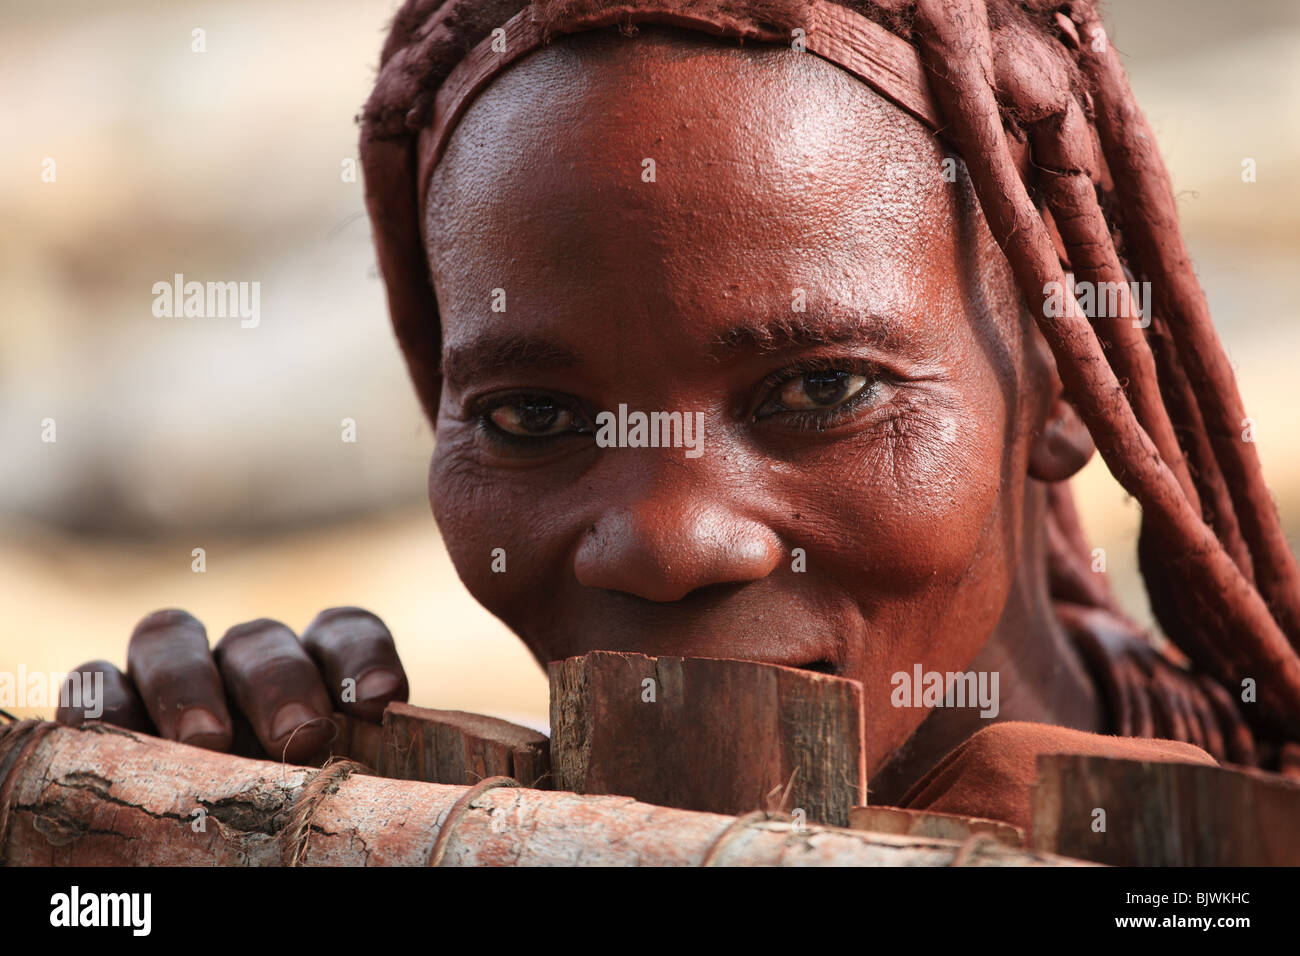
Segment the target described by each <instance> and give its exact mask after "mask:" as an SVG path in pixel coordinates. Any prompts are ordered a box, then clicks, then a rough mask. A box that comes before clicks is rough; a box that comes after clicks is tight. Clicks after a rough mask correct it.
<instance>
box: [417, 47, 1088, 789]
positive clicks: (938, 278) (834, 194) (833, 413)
mask: <svg viewBox="0 0 1300 956" xmlns="http://www.w3.org/2000/svg"><path fill="white" fill-rule="evenodd" d="M645 158H651V159H653V160H654V162H655V182H652V183H651V182H645V181H644V180H643V176H642V171H643V168H644V165H643V160H644V159H645ZM944 158H945V153H944V152H943V151H942V150H941V149H940V147H939V146H938V145H937V144H936V141H935V140H934V138H933V137H932V136H931V135H930V134H928V132H927V131H926V130H925V129H924V128H923V127H922V126H921V125H920V124H919V123H918V122H916V121H915V120H913V119H912V118H910V117H908V116H906V115H904V114H903V113H902V112H901V111H899V110H898V109H897V108H895V107H894V106H892V105H890V104H889V103H887V102H886V101H885V100H883V99H882V98H880V97H879V96H877V95H876V94H875V93H873V92H872V91H871V90H870V89H869V88H867V87H866V86H865V85H863V84H862V83H860V82H859V81H857V80H856V79H854V78H853V77H851V76H849V75H848V74H846V73H844V72H843V71H841V70H840V69H838V68H837V67H834V66H832V65H831V64H829V63H827V62H825V61H823V60H820V59H818V58H817V57H815V56H808V55H802V54H798V53H795V52H793V51H789V50H785V49H781V48H776V47H758V48H754V47H746V48H737V47H734V46H731V47H728V46H724V45H721V44H716V43H713V42H711V41H710V40H709V39H708V38H701V39H698V40H697V39H695V38H694V37H692V36H683V35H681V34H674V33H669V32H667V31H663V30H656V29H651V28H645V29H643V30H642V32H641V35H640V36H639V37H638V38H637V40H636V41H635V42H627V41H622V42H620V38H618V37H611V36H608V35H605V34H595V33H586V34H580V35H578V36H576V37H569V38H565V39H564V40H563V41H561V42H557V43H556V44H555V45H554V46H552V47H550V48H549V49H544V50H542V51H539V52H537V53H535V54H533V55H531V56H530V57H528V58H527V59H526V60H524V61H523V62H521V63H520V64H518V65H516V66H514V67H512V68H511V69H510V70H508V71H506V72H505V73H503V74H502V75H500V76H499V77H498V78H497V79H496V80H494V82H493V83H492V84H491V85H490V86H489V87H488V88H487V89H486V90H485V91H484V92H483V93H482V94H481V95H480V96H479V97H478V98H477V100H476V101H475V102H474V104H473V105H472V106H471V108H470V109H469V110H468V111H467V113H466V115H465V116H464V118H463V119H462V121H461V123H460V125H459V126H458V128H457V129H456V130H455V132H454V133H453V135H452V137H451V139H450V141H449V143H448V148H447V151H446V153H445V154H444V156H443V159H442V161H441V163H440V165H439V166H438V167H437V168H436V169H435V170H434V174H433V178H432V181H431V187H430V204H429V209H428V218H427V221H426V222H427V235H428V236H429V243H428V244H429V260H430V266H431V271H432V275H433V278H434V284H435V288H436V290H437V294H438V304H439V309H440V312H441V315H442V320H443V362H444V373H445V374H444V386H443V392H442V398H441V407H440V414H439V418H438V423H437V443H436V451H435V454H434V458H433V462H432V466H431V470H430V478H429V491H430V500H431V502H432V504H433V509H434V514H435V515H436V517H437V520H438V524H439V527H440V528H441V529H442V533H443V536H444V539H445V540H446V543H447V547H448V548H449V550H450V552H451V555H452V558H453V560H454V561H455V564H456V567H457V570H458V571H459V573H460V575H461V577H462V579H463V580H464V582H465V584H466V586H467V587H468V588H469V590H470V591H471V593H473V595H474V596H475V597H476V598H477V599H478V600H479V601H480V602H481V603H482V604H483V605H484V606H485V607H487V608H488V609H489V610H491V611H492V612H493V613H494V614H496V615H497V616H498V617H500V618H501V619H502V620H503V621H505V622H506V624H508V625H509V626H510V627H511V628H512V629H513V630H515V631H516V632H517V633H518V634H519V635H520V636H521V637H522V638H523V640H524V641H525V643H526V644H527V645H528V647H529V648H530V650H531V651H532V652H533V654H534V656H535V657H536V658H537V659H538V660H539V661H540V662H545V661H549V660H554V659H558V658H564V657H568V656H571V655H574V654H581V653H583V652H585V651H589V650H592V649H596V648H602V649H611V650H629V651H631V650H634V651H640V652H643V653H647V654H669V655H686V656H696V657H731V658H747V659H752V660H759V661H766V662H771V663H779V664H788V665H796V666H799V665H806V664H809V663H812V662H817V661H829V662H830V663H831V664H832V666H833V668H834V672H835V673H837V674H840V675H843V676H846V677H851V678H854V679H856V680H859V681H861V682H862V683H863V685H864V687H865V692H866V693H865V696H866V701H867V708H868V712H867V726H868V728H869V731H868V753H867V759H868V766H869V767H872V768H877V767H879V766H880V765H881V764H882V762H883V761H884V760H885V759H886V758H887V757H888V756H889V755H890V754H891V753H893V752H894V751H895V750H897V748H899V747H900V746H901V745H902V744H903V743H904V742H905V741H907V740H908V738H909V737H911V736H912V735H913V734H916V736H915V739H914V740H913V741H912V745H911V746H910V747H909V748H908V753H907V755H906V757H904V758H902V759H900V761H899V762H898V765H897V766H896V767H895V768H891V772H890V773H889V774H885V775H882V776H881V778H880V780H879V781H878V782H877V784H876V786H877V787H884V788H885V789H886V791H894V790H897V789H898V788H901V787H903V786H905V785H906V784H907V783H909V782H911V780H913V779H915V777H916V776H919V774H920V772H923V771H924V769H926V768H927V767H928V766H929V765H930V764H932V763H933V762H934V761H936V760H937V759H938V758H939V757H941V756H942V755H943V754H944V753H946V752H947V751H948V750H950V749H951V748H952V747H953V746H954V745H956V744H957V743H958V742H960V741H961V740H962V739H964V738H965V737H968V736H969V735H970V734H972V733H974V732H975V731H976V730H978V729H979V728H980V727H981V726H984V725H985V724H986V723H987V721H984V720H982V719H981V718H980V717H979V716H978V715H977V713H976V712H975V711H973V710H969V709H967V710H964V711H956V710H949V711H936V712H934V716H933V717H932V718H931V719H930V720H929V721H927V723H926V726H925V727H924V728H923V729H922V730H921V731H920V732H919V733H918V732H917V731H918V725H919V724H920V723H921V721H922V719H923V718H924V717H925V716H926V713H927V711H926V710H924V709H920V708H895V707H893V706H892V705H891V703H890V692H891V690H892V687H891V683H890V677H891V675H892V674H894V673H895V672H897V671H908V672H909V673H910V672H911V669H912V668H913V665H914V664H916V663H921V664H922V665H923V667H924V669H926V670H935V671H954V670H967V669H976V670H996V671H999V672H1000V681H1001V691H1002V700H1001V710H1000V713H999V717H1000V718H1001V719H1019V720H1031V721H1043V722H1048V723H1059V724H1065V725H1069V726H1073V727H1077V728H1080V729H1085V730H1094V729H1098V728H1099V727H1100V726H1101V725H1102V723H1103V718H1102V716H1101V714H1100V713H1099V703H1098V698H1097V695H1096V693H1095V692H1094V690H1093V689H1092V687H1091V685H1090V683H1089V681H1088V679H1087V678H1086V676H1085V673H1084V670H1083V668H1082V666H1081V664H1080V662H1079V660H1078V659H1077V657H1076V655H1075V653H1074V651H1073V650H1072V649H1071V647H1070V646H1069V645H1068V643H1067V641H1066V640H1065V639H1064V637H1063V634H1062V632H1061V630H1060V628H1059V626H1058V625H1057V622H1056V620H1055V618H1054V616H1053V614H1052V613H1051V610H1050V606H1049V603H1048V595H1047V588H1046V571H1045V566H1044V537H1043V512H1044V503H1045V489H1044V486H1043V485H1042V484H1041V483H1040V482H1039V480H1038V479H1049V480H1057V479H1061V478H1064V477H1067V476H1068V475H1070V474H1072V473H1073V472H1074V471H1076V470H1077V469H1078V468H1080V467H1082V465H1083V464H1084V463H1085V462H1086V461H1087V459H1088V457H1089V456H1090V455H1091V453H1092V445H1091V441H1090V440H1089V439H1088V437H1087V435H1086V432H1085V431H1084V429H1083V427H1082V425H1081V424H1080V423H1079V421H1078V419H1077V418H1076V416H1075V414H1074V412H1073V411H1072V409H1071V408H1070V407H1069V406H1068V405H1066V404H1065V403H1063V402H1061V401H1060V393H1061V386H1060V383H1059V380H1058V378H1057V376H1056V372H1055V366H1054V363H1053V361H1052V359H1051V357H1050V353H1049V352H1048V350H1047V347H1046V344H1045V342H1044V341H1043V339H1042V338H1041V335H1040V334H1039V332H1038V330H1037V328H1036V326H1035V325H1034V323H1033V321H1032V320H1031V318H1030V317H1029V316H1028V315H1026V314H1025V313H1024V312H1023V310H1022V307H1021V305H1020V298H1019V296H1018V293H1017V291H1016V288H1015V286H1014V284H1013V281H1012V278H1011V274H1010V270H1009V268H1008V266H1007V265H1006V263H1005V260H1004V258H1003V257H1002V255H1001V253H1000V251H999V250H998V249H997V247H996V245H995V243H994V241H993V239H992V237H991V235H990V234H989V232H988V230H987V227H986V225H985V223H984V220H983V217H982V215H981V213H980V211H979V208H978V205H977V203H976V201H975V199H974V196H973V194H972V192H971V190H970V189H969V186H968V184H967V181H966V178H965V174H964V171H963V172H962V173H961V175H960V176H959V177H958V181H957V182H956V183H948V182H945V181H944V179H943V175H942V173H943V159H944ZM494 289H503V290H505V294H506V311H505V312H499V311H498V312H494V311H492V304H493V296H492V290H494ZM796 289H803V290H805V293H806V302H807V307H806V311H805V312H802V313H800V312H795V311H793V310H792V302H793V301H794V296H795V292H794V290H796ZM719 343H728V344H730V345H731V346H733V347H731V348H721V347H720V346H719ZM808 362H814V363H816V364H815V366H814V367H815V368H816V367H826V368H832V369H842V370H844V371H847V372H850V373H858V374H866V376H867V378H868V379H869V380H870V381H871V382H873V383H875V385H874V388H873V389H872V390H871V393H870V395H869V396H867V398H866V400H864V401H862V402H860V403H858V404H856V405H853V403H852V402H850V403H849V406H851V407H841V408H839V409H835V410H830V411H827V410H825V409H822V410H819V411H811V412H810V411H807V410H805V411H803V412H802V413H797V412H792V411H778V412H775V413H771V414H768V413H766V412H763V413H761V414H760V415H759V416H756V414H755V413H756V412H761V410H763V409H764V408H765V407H766V408H767V409H768V410H769V411H770V409H771V408H772V406H771V404H770V403H771V402H772V400H773V396H774V394H775V393H776V392H777V391H779V389H780V387H779V386H777V387H773V385H772V384H771V382H770V377H771V376H774V375H776V376H780V375H782V374H788V375H789V376H791V378H792V380H793V381H795V382H796V383H797V381H798V380H799V379H800V377H801V376H802V374H804V372H805V371H806V366H801V365H800V363H808ZM873 369H874V370H876V371H873ZM864 370H865V372H864ZM765 380H767V381H768V384H766V385H765V384H764V382H765ZM798 387H799V386H798V385H797V384H796V385H795V388H796V389H797V388H798ZM520 395H525V396H530V399H529V400H530V401H532V402H536V401H537V399H536V398H532V397H531V396H548V397H550V400H551V401H553V402H554V403H555V404H556V405H557V406H558V407H560V408H562V409H573V413H574V414H575V416H578V417H581V416H585V420H586V422H587V423H588V424H589V425H590V424H593V423H594V422H593V419H594V416H595V414H596V412H597V411H599V410H603V409H616V408H617V407H618V405H619V404H620V403H626V404H627V406H628V407H629V408H631V409H641V410H645V411H651V410H662V411H674V410H680V411H683V412H692V413H693V412H695V411H700V412H703V414H704V422H705V429H704V433H705V441H704V452H703V455H702V456H701V457H699V458H695V459H688V458H686V457H685V455H684V454H683V451H682V449H673V448H668V449H665V448H604V449H602V448H598V447H597V446H596V444H595V441H594V439H593V437H592V435H590V434H581V433H577V434H572V433H571V434H561V435H559V436H557V437H553V438H550V439H548V440H541V441H539V440H536V439H532V440H529V439H525V440H524V441H525V442H527V443H526V444H522V445H521V444H520V443H518V442H509V441H506V440H503V439H501V438H500V437H497V435H496V433H495V432H494V431H493V430H492V428H491V427H489V426H487V425H485V423H484V421H483V417H484V416H483V414H482V412H483V410H484V408H485V406H489V407H490V406H491V405H493V404H495V403H498V402H501V401H505V402H506V404H507V406H508V405H509V404H510V403H509V400H510V399H511V398H512V397H513V398H514V401H515V404H516V405H517V404H518V401H519V396H520ZM805 397H806V396H805ZM507 414H509V413H508V412H507ZM494 548H501V549H504V551H505V554H506V558H507V571H506V572H505V573H495V572H494V571H493V569H492V565H493V562H492V557H491V554H490V552H491V551H492V549H494ZM796 548H802V549H804V551H805V553H806V555H807V570H806V571H805V572H803V573H798V572H796V571H794V570H793V569H792V562H793V558H792V552H793V550H794V549H796ZM891 781H892V785H891Z"/></svg>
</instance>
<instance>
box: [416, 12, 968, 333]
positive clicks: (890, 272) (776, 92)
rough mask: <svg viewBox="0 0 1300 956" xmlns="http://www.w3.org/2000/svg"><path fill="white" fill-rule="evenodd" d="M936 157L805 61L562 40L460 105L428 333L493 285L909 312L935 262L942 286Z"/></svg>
mask: <svg viewBox="0 0 1300 956" xmlns="http://www.w3.org/2000/svg"><path fill="white" fill-rule="evenodd" d="M944 156H945V154H944V152H943V150H942V149H941V148H940V146H939V145H938V144H937V143H936V141H935V140H934V138H933V136H932V135H931V134H930V132H929V131H928V130H926V129H925V128H924V127H923V126H922V125H921V124H920V123H918V122H917V121H916V120H914V119H912V118H911V117H909V116H907V115H905V114H904V113H902V112H901V111H899V110H898V109H897V108H896V107H894V106H893V105H892V104H889V103H888V102H887V101H885V100H883V99H882V98H880V97H879V96H878V95H876V94H875V93H874V92H873V91H871V90H870V88H868V87H867V86H865V85H864V84H863V83H861V82H860V81H858V80H857V79H855V78H854V77H852V76H850V75H848V74H847V73H845V72H844V71H842V70H840V69H839V68H838V67H836V66H834V65H832V64H830V63H828V62H826V61H824V60H822V59H821V58H819V57H817V56H815V55H814V54H811V53H797V52H795V51H793V50H789V49H786V48H784V47H776V46H772V45H757V46H755V45H749V46H743V47H742V46H739V45H736V44H734V43H731V42H723V41H718V40H716V39H714V38H711V37H707V36H704V35H701V34H697V33H692V32H689V31H679V30H674V29H671V28H664V27H643V28H642V29H641V33H640V35H638V36H637V37H636V38H635V39H629V38H625V37H621V36H619V35H617V34H610V33H605V32H590V33H584V34H578V35H575V36H569V37H564V38H561V39H560V40H558V41H557V42H555V43H554V44H552V45H551V46H549V47H546V48H544V49H542V50H540V51H538V52H536V53H534V54H531V55H530V56H529V57H527V58H525V59H524V60H523V61H521V62H520V63H519V64H516V65H515V66H513V67H511V68H510V69H508V70H506V71H505V72H503V73H502V74H501V75H500V76H498V77H497V78H496V79H495V80H494V81H493V83H492V84H491V85H490V86H489V87H488V88H487V89H486V90H485V91H484V92H483V93H482V94H480V95H479V96H478V97H477V98H476V100H475V101H474V103H473V105H472V106H471V107H470V109H469V110H468V111H467V112H466V115H465V116H464V118H463V119H462V121H461V122H460V124H459V125H458V126H457V128H456V130H455V132H454V133H453V135H452V137H451V139H450V141H449V143H448V146H447V150H446V152H445V154H444V156H443V159H442V162H441V163H440V164H439V166H438V167H437V168H436V169H435V171H434V174H433V179H432V181H431V188H430V190H429V197H430V201H429V209H428V210H427V234H428V236H429V253H430V264H431V266H432V269H433V274H434V277H435V285H436V286H437V290H438V297H439V305H440V308H441V311H442V314H443V317H444V323H445V328H444V334H445V336H446V338H447V339H456V338H459V337H460V325H459V322H458V318H457V317H458V316H463V315H482V313H483V312H485V311H486V310H487V298H486V290H491V289H494V288H505V289H507V292H508V293H518V295H519V297H520V298H517V299H516V300H515V301H520V302H521V304H522V302H523V301H528V302H532V303H533V304H534V305H536V306H538V307H539V308H546V309H548V310H550V314H555V309H556V308H557V307H558V308H562V307H563V306H564V304H566V303H571V304H574V305H578V304H579V302H578V300H583V301H582V302H581V304H582V305H585V306H591V305H607V306H608V305H612V304H617V305H618V306H619V307H620V308H621V310H622V314H624V315H627V314H628V312H629V310H632V311H635V310H636V309H637V308H642V309H645V310H647V313H648V314H662V310H663V309H664V308H670V309H676V310H683V309H693V310H695V311H698V306H699V303H700V302H701V301H708V302H710V303H714V302H719V301H721V303H722V305H721V306H720V308H719V309H717V310H715V311H717V312H719V313H720V314H719V315H718V316H717V318H718V321H719V322H720V323H725V322H726V321H728V320H729V319H734V318H737V317H738V316H739V315H740V314H741V313H747V312H748V313H752V311H753V310H755V309H759V308H764V307H767V308H771V306H772V305H773V303H776V302H780V301H784V302H786V303H788V302H789V300H790V298H791V295H792V290H794V289H805V290H806V291H807V293H808V294H809V295H810V296H812V297H815V298H818V299H819V300H820V301H835V302H837V303H839V304H842V305H850V304H851V305H853V306H855V307H857V308H858V309H860V310H861V311H863V312H870V313H873V314H879V313H889V312H903V311H906V309H907V307H908V303H909V302H914V300H915V298H916V295H917V293H918V291H919V290H920V289H922V288H932V286H933V284H934V281H935V275H936V274H938V275H939V277H940V279H941V280H942V281H952V280H951V276H952V273H953V271H954V270H953V264H954V259H955V257H956V255H957V249H956V247H957V245H958V242H957V237H956V236H955V235H954V227H955V225H956V224H957V221H958V219H959V218H960V216H959V212H958V209H957V206H958V205H959V203H958V202H957V198H956V197H957V192H956V189H955V188H954V186H953V185H952V184H951V183H946V182H945V181H944V177H943V172H944V165H943V161H944ZM611 276H614V277H618V282H616V283H614V282H610V281H608V279H609V277H611ZM602 280H603V281H602ZM602 287H603V288H602ZM611 296H617V297H618V298H619V299H620V300H621V301H620V302H619V303H610V302H598V301H591V300H599V299H601V298H605V299H608V298H610V297H611ZM556 298H561V299H562V300H563V301H562V302H560V303H557V302H555V301H548V300H554V299H556ZM787 309H788V305H787ZM512 311H513V305H512ZM728 311H730V312H734V313H736V314H735V315H723V314H721V313H726V312H728Z"/></svg>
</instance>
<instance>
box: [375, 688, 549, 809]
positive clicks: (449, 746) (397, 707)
mask: <svg viewBox="0 0 1300 956" xmlns="http://www.w3.org/2000/svg"><path fill="white" fill-rule="evenodd" d="M378 750H379V754H378V762H377V764H371V766H374V767H375V769H376V770H377V771H378V772H379V773H380V774H381V775H382V776H385V777H393V778H395V779H397V780H423V781H425V782H426V783H450V784H474V783H478V782H479V781H480V780H484V779H486V778H488V777H513V778H514V779H516V780H518V781H519V782H520V783H521V784H523V785H524V786H525V787H532V788H534V789H539V790H549V789H550V788H551V784H550V749H549V743H548V741H547V739H546V735H545V734H539V733H538V732H537V731H535V730H529V729H528V728H527V727H520V726H519V725H518V724H512V723H510V722H509V721H506V720H498V719H497V718H495V717H485V716H483V715H482V714H467V713H465V712H464V711H460V710H432V709H430V708H428V707H414V706H412V705H411V704H403V703H398V702H396V701H394V702H393V703H391V704H389V705H388V706H387V707H386V708H385V709H384V725H383V732H382V735H381V738H380V745H379V748H378ZM349 755H350V756H353V757H354V758H355V757H356V753H355V752H350V753H349ZM357 759H359V758H357Z"/></svg>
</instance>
